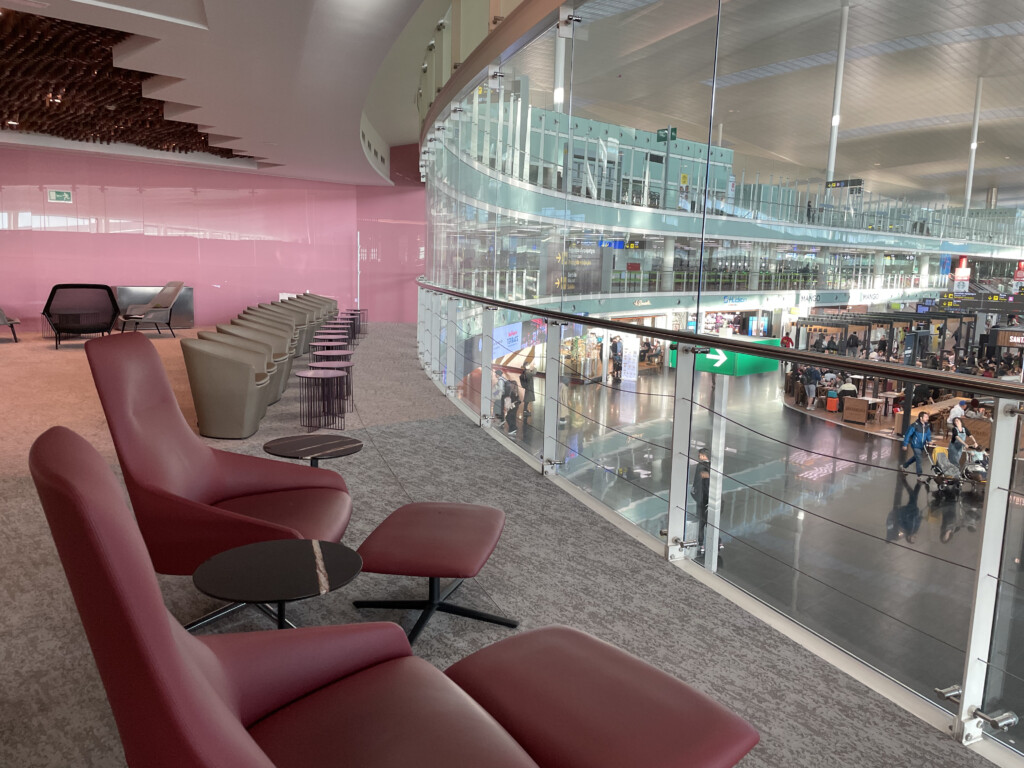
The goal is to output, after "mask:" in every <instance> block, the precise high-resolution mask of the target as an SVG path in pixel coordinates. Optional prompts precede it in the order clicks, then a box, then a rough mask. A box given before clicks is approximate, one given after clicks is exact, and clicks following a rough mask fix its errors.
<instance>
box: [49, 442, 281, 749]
mask: <svg viewBox="0 0 1024 768" xmlns="http://www.w3.org/2000/svg"><path fill="white" fill-rule="evenodd" d="M29 468H30V470H31V472H32V478H33V480H34V481H35V484H36V489H37V490H38V492H39V498H40V500H41V501H42V505H43V511H44V512H45V513H46V519H47V522H48V523H49V525H50V530H51V532H52V533H53V540H54V543H55V544H56V545H57V552H58V553H59V555H60V559H61V563H62V564H63V566H64V572H65V573H66V574H67V578H68V583H69V584H70V586H71V592H72V594H73V595H74V598H75V603H76V605H77V606H78V612H79V615H80V616H81V618H82V624H83V626H84V627H85V633H86V635H87V637H88V639H89V645H90V646H91V647H92V652H93V656H94V657H95V659H96V666H97V667H98V668H99V672H100V677H101V678H102V679H103V685H104V687H105V688H106V691H107V697H108V699H109V700H110V706H111V708H112V709H113V712H114V718H115V720H116V721H117V727H118V731H119V732H120V735H121V743H122V745H123V747H124V752H125V756H126V758H127V761H128V764H129V765H131V766H132V768H164V767H166V768H172V767H173V768H177V767H178V766H183V765H188V766H194V767H195V768H213V766H220V767H221V768H242V767H243V766H245V767H247V768H248V767H252V768H273V766H272V763H271V762H270V759H269V758H268V757H267V756H266V754H265V753H264V752H263V751H262V750H260V749H259V748H258V747H257V746H256V744H255V742H254V741H253V740H252V738H251V737H250V736H249V734H248V732H247V731H246V729H245V727H244V726H243V724H242V722H241V720H240V719H239V714H238V712H237V711H236V707H235V706H234V705H233V704H232V703H230V702H231V701H232V695H231V693H230V692H229V691H228V690H226V688H227V686H226V684H225V683H224V682H223V681H224V680H225V676H224V674H223V672H222V668H221V667H220V662H219V661H218V659H217V658H216V657H215V656H214V654H213V653H212V651H211V650H210V649H209V648H207V647H206V645H205V644H204V643H203V642H202V641H201V640H199V639H197V638H195V637H192V636H191V635H189V634H188V632H186V631H185V630H184V629H183V628H182V627H181V626H180V625H179V624H178V623H177V622H176V621H175V620H174V618H173V617H172V616H171V615H170V614H169V613H168V611H167V609H166V608H165V607H164V603H163V599H162V597H161V594H160V588H159V586H158V584H157V581H156V576H155V575H154V571H153V563H152V561H151V560H150V559H149V555H148V554H147V552H146V546H145V544H144V543H143V540H142V536H141V534H140V533H139V529H138V527H137V526H136V524H135V521H134V519H133V518H132V513H131V511H130V510H129V509H128V507H127V505H126V504H125V500H124V493H123V492H122V490H121V488H120V486H119V484H118V482H117V479H116V478H115V477H114V474H113V473H112V472H111V471H110V468H109V467H108V466H107V465H106V462H105V461H104V460H103V458H102V457H101V456H100V455H99V453H97V451H96V449H94V448H93V447H92V446H91V445H89V443H88V442H86V441H85V440H84V439H83V438H81V437H80V436H79V435H77V434H75V433H74V432H72V431H71V430H69V429H67V428H65V427H53V428H51V429H49V430H47V431H46V432H44V433H43V434H42V435H41V436H40V437H39V438H38V439H37V440H36V442H35V443H34V444H33V446H32V450H31V452H30V453H29Z"/></svg>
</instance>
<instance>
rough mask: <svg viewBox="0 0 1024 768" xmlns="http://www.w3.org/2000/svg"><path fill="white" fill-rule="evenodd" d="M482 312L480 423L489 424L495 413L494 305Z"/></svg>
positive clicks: (482, 424)
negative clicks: (492, 399) (493, 397)
mask: <svg viewBox="0 0 1024 768" xmlns="http://www.w3.org/2000/svg"><path fill="white" fill-rule="evenodd" d="M481 312H482V313H483V314H482V316H481V318H480V319H481V321H482V322H481V325H482V328H483V330H482V331H481V333H482V334H483V335H482V336H481V339H480V346H481V347H482V349H481V350H480V425H481V426H485V425H486V426H489V425H490V424H491V416H493V415H494V408H493V404H492V403H491V384H492V381H491V380H492V379H493V377H494V312H495V309H494V308H493V307H484V308H483V309H482V310H481Z"/></svg>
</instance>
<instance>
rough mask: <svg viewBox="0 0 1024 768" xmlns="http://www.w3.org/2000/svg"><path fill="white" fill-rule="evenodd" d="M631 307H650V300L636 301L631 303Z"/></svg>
mask: <svg viewBox="0 0 1024 768" xmlns="http://www.w3.org/2000/svg"><path fill="white" fill-rule="evenodd" d="M633 306H634V307H649V306H651V300H650V299H637V300H636V301H634V302H633Z"/></svg>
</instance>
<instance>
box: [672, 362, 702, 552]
mask: <svg viewBox="0 0 1024 768" xmlns="http://www.w3.org/2000/svg"><path fill="white" fill-rule="evenodd" d="M665 355H666V356H667V355H668V342H666V343H665ZM693 360H694V356H693V355H692V354H686V355H684V350H683V348H682V347H680V348H679V349H678V350H676V377H675V379H676V380H675V386H676V388H675V402H674V404H673V406H672V476H671V479H670V481H669V490H668V537H667V539H666V543H665V557H667V558H668V559H669V560H678V559H679V558H681V557H683V555H684V554H685V551H686V550H685V549H684V548H683V547H682V546H681V544H682V543H683V542H687V541H696V539H697V529H696V527H693V526H692V525H691V526H687V524H686V523H687V520H688V518H690V519H691V520H695V519H696V518H695V517H694V516H693V509H692V508H693V507H694V504H693V500H692V499H691V498H690V483H689V478H688V474H689V469H690V466H691V464H692V463H693V462H692V461H691V460H690V439H691V438H690V420H691V418H692V416H693V402H692V397H693ZM694 471H696V469H695V470H694ZM688 510H689V512H690V514H689V515H687V511H688ZM698 514H699V510H698ZM687 527H690V528H691V530H690V532H689V535H687V530H686V529H687Z"/></svg>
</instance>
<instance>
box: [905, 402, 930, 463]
mask: <svg viewBox="0 0 1024 768" xmlns="http://www.w3.org/2000/svg"><path fill="white" fill-rule="evenodd" d="M931 441H932V428H931V426H930V425H929V424H928V414H927V413H925V412H924V411H921V412H919V413H918V414H917V420H916V421H915V422H914V423H913V424H911V425H910V429H908V430H907V434H905V435H904V436H903V450H905V451H906V450H912V451H913V452H914V453H913V455H912V456H911V457H910V458H909V459H907V460H906V461H905V462H903V464H902V468H903V470H904V471H906V469H907V467H909V466H910V465H911V464H913V463H915V462H916V463H917V478H918V480H923V479H925V478H924V463H923V462H922V461H921V454H922V453H924V451H925V449H926V448H927V447H928V445H929V444H930V443H931Z"/></svg>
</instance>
